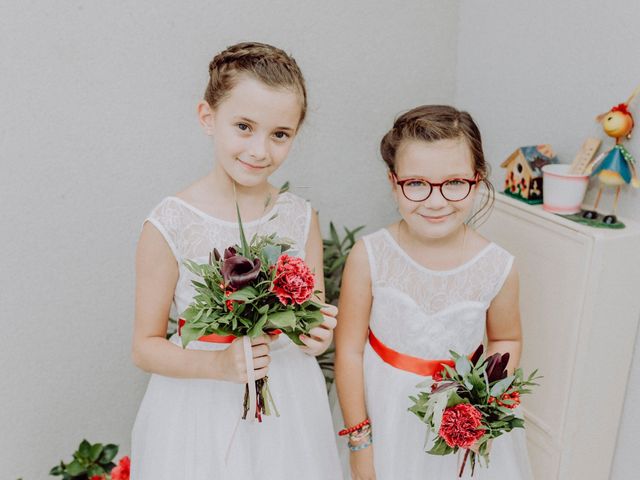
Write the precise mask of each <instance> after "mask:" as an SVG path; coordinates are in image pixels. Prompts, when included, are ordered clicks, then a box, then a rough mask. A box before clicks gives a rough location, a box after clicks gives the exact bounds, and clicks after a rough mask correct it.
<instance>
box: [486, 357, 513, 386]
mask: <svg viewBox="0 0 640 480" xmlns="http://www.w3.org/2000/svg"><path fill="white" fill-rule="evenodd" d="M487 362H488V364H487V378H488V380H489V383H493V382H495V381H498V380H502V379H503V378H507V363H509V352H507V353H504V354H502V355H501V354H499V353H494V354H493V355H491V356H490V357H489V358H488V359H487Z"/></svg>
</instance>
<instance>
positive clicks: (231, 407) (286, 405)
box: [131, 192, 342, 480]
mask: <svg viewBox="0 0 640 480" xmlns="http://www.w3.org/2000/svg"><path fill="white" fill-rule="evenodd" d="M274 213H277V217H276V218H275V219H273V220H269V219H270V217H271V216H272V215H273V214H274ZM310 220H311V207H310V206H309V204H308V202H306V201H305V200H303V199H302V198H300V197H297V196H296V195H293V194H291V193H288V192H287V193H283V194H281V195H280V196H279V197H278V199H277V202H276V205H275V207H274V210H272V211H271V212H269V213H268V214H267V215H265V216H264V217H263V218H261V219H259V220H256V221H253V222H246V223H244V226H245V231H246V235H247V238H251V237H252V236H253V234H254V233H256V232H257V233H259V234H269V233H272V232H277V233H278V235H280V236H282V237H287V238H289V239H291V240H293V241H294V242H295V243H294V245H293V249H294V254H296V255H298V256H300V257H304V252H305V244H306V239H307V235H308V232H309V225H310ZM147 221H148V222H150V223H152V224H153V225H154V226H155V227H156V228H157V229H158V230H159V231H160V233H161V234H162V235H163V236H164V238H165V240H166V241H167V244H168V245H169V247H170V248H171V251H172V252H173V254H174V256H175V258H176V259H177V261H178V265H179V278H178V282H177V285H176V290H175V294H174V299H173V306H172V312H173V315H176V314H177V315H179V314H180V313H181V312H182V311H184V310H185V309H186V308H187V306H188V305H189V303H190V302H191V300H192V298H193V295H194V293H195V291H194V289H193V287H192V285H191V280H192V279H193V278H194V276H193V274H192V273H191V272H190V271H189V270H187V269H186V268H185V267H184V265H183V261H184V260H186V259H190V260H194V261H196V262H198V263H205V262H207V261H208V258H209V252H210V251H211V250H212V249H213V248H214V247H215V248H217V249H218V250H219V251H220V252H222V251H223V250H224V248H226V247H228V246H231V245H233V244H237V243H238V242H239V240H240V237H239V231H238V225H237V223H236V222H227V221H223V220H220V219H216V218H214V217H211V216H210V215H207V214H206V213H204V212H202V211H200V210H198V209H196V208H195V207H193V206H191V205H190V204H188V203H186V202H184V201H183V200H181V199H179V198H176V197H168V198H165V199H164V200H163V201H162V202H161V203H160V204H159V205H158V206H157V207H156V208H155V209H154V210H153V211H152V213H151V215H150V216H149V217H148V218H147ZM171 342H172V343H173V344H175V345H176V348H182V347H181V343H180V338H179V337H178V336H177V335H173V337H172V338H171ZM227 347H228V345H227V344H216V343H207V342H192V343H190V344H189V345H188V347H187V348H189V349H199V350H221V349H225V348H227ZM271 360H272V361H271V365H270V367H269V385H270V388H271V392H272V394H273V398H274V400H275V402H276V406H277V407H278V410H279V412H280V417H279V418H276V417H275V416H270V417H263V422H262V423H258V422H254V423H249V422H248V421H244V420H242V421H240V424H239V426H238V430H237V433H236V436H235V440H234V442H233V444H232V447H231V450H230V453H229V458H228V461H227V463H226V464H225V454H226V452H227V447H228V446H229V442H230V440H231V437H232V435H233V432H234V428H235V427H236V425H237V422H238V419H239V418H240V417H241V415H242V402H243V395H244V388H245V387H244V385H241V384H236V383H231V382H224V381H217V380H203V379H180V378H169V377H165V376H162V375H157V374H153V375H151V379H150V381H149V385H148V387H147V391H146V394H145V396H144V399H143V400H142V404H141V405H140V409H139V411H138V416H137V418H136V421H135V425H134V427H133V433H132V447H131V461H132V465H131V468H132V476H131V478H132V479H135V480H218V479H229V480H245V479H247V480H248V479H265V480H271V479H273V480H283V479H298V478H305V479H317V480H326V479H340V478H342V473H341V471H340V465H339V460H338V452H337V448H336V443H335V438H334V437H335V434H334V432H333V429H332V424H331V414H330V410H329V403H328V399H327V394H326V387H325V382H324V378H323V376H322V373H321V371H320V368H319V366H318V363H317V361H316V359H315V358H313V357H311V356H309V355H307V354H305V353H303V352H302V351H301V350H300V349H299V348H298V347H297V346H296V345H295V344H294V343H292V342H291V340H289V338H288V337H286V336H285V335H281V336H280V338H279V339H278V340H277V341H275V342H274V343H272V344H271Z"/></svg>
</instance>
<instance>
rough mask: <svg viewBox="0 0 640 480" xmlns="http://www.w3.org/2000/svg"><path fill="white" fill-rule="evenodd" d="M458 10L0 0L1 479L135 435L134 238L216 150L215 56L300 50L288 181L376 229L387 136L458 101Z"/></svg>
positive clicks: (381, 219) (385, 208)
mask: <svg viewBox="0 0 640 480" xmlns="http://www.w3.org/2000/svg"><path fill="white" fill-rule="evenodd" d="M457 21H458V20H457V5H456V4H455V3H454V4H451V3H448V2H439V1H436V0H432V1H424V0H411V1H404V2H402V3H401V4H400V3H399V2H398V3H397V6H393V5H392V4H391V2H384V3H383V2H368V1H365V0H358V1H354V2H338V1H328V2H294V1H284V0H271V1H269V2H258V1H254V2H247V1H241V0H237V1H234V2H204V1H191V2H169V1H164V2H151V1H144V2H142V1H141V2H124V1H115V2H87V1H80V0H68V1H66V2H46V1H31V2H11V3H10V2H4V3H3V4H2V5H1V6H0V58H2V63H1V67H0V68H1V71H0V112H1V113H0V218H1V224H0V232H1V234H0V252H1V258H2V263H1V272H2V273H1V275H0V306H1V309H0V311H1V312H2V315H1V316H0V322H1V328H2V331H3V335H2V337H0V338H1V339H0V375H1V379H2V394H1V395H0V425H1V431H2V433H1V434H0V471H2V477H3V478H7V479H15V478H17V477H19V476H22V477H24V479H25V480H28V479H42V478H45V477H46V475H47V473H48V470H49V468H50V467H51V466H53V465H55V464H56V463H57V462H58V461H59V460H60V459H65V460H67V461H68V460H69V459H70V457H69V456H70V454H71V452H72V451H73V450H74V449H75V447H76V446H77V444H78V443H79V442H80V440H81V439H82V438H85V437H86V438H88V439H89V440H91V441H94V442H95V441H102V442H115V443H118V444H120V445H121V451H122V453H128V452H129V433H130V429H131V425H132V422H133V419H134V417H135V413H136V410H137V408H138V403H139V401H140V398H141V397H142V394H143V392H144V388H145V385H146V381H147V377H146V375H144V374H142V373H140V372H138V371H136V370H135V368H134V367H133V366H132V364H131V361H130V358H129V348H130V335H131V327H132V312H133V288H134V285H133V275H134V272H133V259H134V249H135V243H136V240H137V235H138V231H139V227H140V224H141V222H142V220H143V219H144V217H145V215H146V214H147V213H148V212H149V211H150V209H151V208H152V207H153V206H154V205H155V204H156V203H157V202H158V201H159V200H160V199H161V198H162V197H163V196H164V195H167V194H171V193H174V192H176V191H177V190H179V189H181V188H183V187H184V186H185V185H186V184H188V183H189V182H191V181H192V180H194V179H196V178H197V177H198V176H201V175H203V174H204V173H205V172H206V171H207V168H209V166H210V163H211V158H210V148H209V144H208V142H207V140H206V138H205V137H204V135H203V134H201V132H200V130H199V127H198V125H197V122H196V117H195V104H196V102H197V100H198V99H199V98H200V95H201V94H202V92H203V89H204V86H205V83H206V79H207V65H208V62H209V60H210V58H211V57H212V55H213V54H214V53H215V52H216V51H218V50H220V49H222V48H224V47H225V46H227V45H230V44H232V43H235V42H238V41H243V40H250V39H255V40H260V41H266V42H270V43H273V44H276V45H278V46H281V47H282V48H284V49H285V50H287V51H289V52H291V53H293V55H294V56H295V57H296V59H297V60H298V61H299V63H300V65H301V67H302V69H303V71H304V72H305V75H306V77H307V81H308V87H309V93H310V107H311V108H310V112H309V116H308V122H307V124H306V125H305V127H304V130H303V132H302V134H301V136H300V138H299V140H298V143H297V145H296V147H294V151H293V152H292V154H291V157H290V159H289V160H288V163H287V164H285V167H284V169H283V171H282V173H279V174H278V176H277V181H283V180H285V179H289V180H291V181H292V182H293V185H294V186H296V185H297V186H305V185H307V186H310V188H298V189H297V190H294V191H296V192H297V193H299V194H301V195H303V196H306V197H307V198H310V199H311V200H312V202H313V204H314V205H315V207H316V208H318V209H319V210H320V213H321V219H322V222H323V225H324V226H325V227H326V224H327V223H328V221H329V220H330V219H333V220H334V221H335V222H336V223H337V224H338V225H348V226H355V225H357V224H366V225H368V226H369V228H370V229H373V228H376V227H379V226H381V225H383V224H385V223H387V222H388V221H389V220H390V219H391V218H393V216H394V209H393V206H392V204H391V202H390V201H389V199H388V196H387V193H386V192H387V187H386V183H385V182H386V180H385V173H384V168H383V164H382V161H381V160H380V159H379V157H378V154H377V148H378V142H379V139H380V137H381V135H382V134H383V133H384V132H385V131H386V130H387V129H388V128H389V127H390V126H391V123H392V120H393V118H394V116H395V115H396V114H397V113H399V112H400V111H402V110H405V109H407V108H410V107H412V106H414V105H416V104H420V103H432V102H450V101H451V100H452V98H453V95H454V89H455V68H456V60H455V55H456V41H457ZM607 104H608V103H607ZM372 192H373V194H372Z"/></svg>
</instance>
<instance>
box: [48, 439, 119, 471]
mask: <svg viewBox="0 0 640 480" xmlns="http://www.w3.org/2000/svg"><path fill="white" fill-rule="evenodd" d="M117 454H118V446H117V445H114V444H112V443H109V444H107V445H103V444H101V443H96V444H93V445H92V444H91V443H89V442H88V441H87V440H82V442H81V443H80V445H79V446H78V450H76V451H75V452H74V453H73V460H72V461H71V462H70V463H64V462H63V461H60V464H59V465H56V466H55V467H53V468H52V469H51V471H50V472H49V475H51V476H54V477H55V476H62V478H63V480H71V479H77V480H89V479H90V478H91V477H92V476H94V475H106V474H108V473H109V472H111V470H112V469H113V468H114V467H115V466H116V464H115V463H113V459H114V458H115V457H116V455H117Z"/></svg>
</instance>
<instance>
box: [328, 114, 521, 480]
mask: <svg viewBox="0 0 640 480" xmlns="http://www.w3.org/2000/svg"><path fill="white" fill-rule="evenodd" d="M380 151H381V154H382V158H383V159H384V161H385V163H386V165H387V167H388V178H389V183H390V185H391V189H392V193H393V198H394V200H395V202H396V204H397V206H398V212H399V213H400V220H399V221H398V222H396V223H394V224H392V225H389V226H388V227H386V228H383V229H381V230H378V231H377V232H375V233H372V234H370V235H367V236H365V237H363V238H362V239H361V240H360V241H358V243H356V245H355V246H354V248H353V249H352V251H351V253H350V255H349V258H348V260H347V263H346V266H345V269H344V274H343V280H342V287H341V293H340V305H339V311H340V314H339V321H338V327H337V329H336V335H335V337H336V385H337V389H338V397H339V400H340V406H341V409H342V414H343V417H344V425H345V429H344V430H343V431H342V432H341V433H343V434H344V435H345V436H348V440H347V445H348V448H349V450H350V452H349V457H350V458H349V459H350V462H349V463H350V467H347V468H346V469H347V472H346V473H347V476H348V473H350V474H351V478H352V479H354V480H365V479H366V480H370V479H375V478H377V479H379V480H380V479H382V480H387V479H389V480H390V479H403V480H411V479H420V480H428V479H442V478H454V477H456V476H457V472H458V468H457V459H456V456H454V455H448V456H436V455H430V454H427V453H425V449H424V446H425V432H426V429H425V427H424V425H422V424H421V422H420V421H419V419H418V418H417V417H416V416H415V415H413V414H411V413H410V412H408V411H407V408H408V407H409V406H410V403H411V402H410V400H409V398H408V397H409V396H410V395H415V393H416V391H417V390H416V385H417V384H418V383H420V382H422V381H424V380H425V377H430V376H432V375H433V374H434V373H436V371H435V368H436V367H433V366H432V365H440V364H439V363H438V362H433V361H432V360H440V359H442V360H444V359H448V358H450V354H449V350H454V351H456V352H459V353H468V354H471V353H472V352H473V351H474V350H475V349H476V347H477V346H478V345H479V344H480V343H482V342H483V339H484V337H485V334H486V337H487V341H488V344H487V350H488V354H492V353H495V352H501V353H504V352H509V353H510V355H511V357H510V361H509V365H508V369H509V371H510V372H511V371H513V369H515V367H516V366H517V365H518V362H519V360H520V353H521V349H522V334H521V329H520V313H519V307H518V274H517V272H516V269H515V267H514V265H513V257H512V256H511V254H509V252H507V251H506V250H504V249H503V248H501V247H500V246H498V245H496V244H495V243H493V242H490V241H488V240H487V239H485V238H484V237H482V236H481V235H480V234H478V233H477V232H475V231H474V230H473V228H471V226H470V224H472V223H473V221H475V220H478V219H479V218H481V217H482V216H484V215H486V214H487V213H489V210H490V207H491V203H492V201H493V198H494V197H493V196H494V189H493V186H492V185H491V183H490V182H489V180H488V166H487V164H486V162H485V159H484V155H483V152H482V142H481V139H480V132H479V130H478V127H477V126H476V124H475V122H474V121H473V119H472V118H471V116H470V115H469V114H468V113H466V112H461V111H458V110H456V109H455V108H452V107H449V106H439V105H428V106H421V107H417V108H414V109H413V110H411V111H409V112H407V113H405V114H404V115H402V116H400V117H399V118H398V119H397V120H396V121H395V123H394V125H393V128H392V129H391V130H390V131H389V132H388V133H387V134H386V135H385V136H384V137H383V139H382V142H381V144H380ZM481 188H484V189H485V192H486V194H487V195H486V196H485V197H484V199H483V200H482V201H481V202H476V200H478V201H480V200H481V199H480V198H479V193H480V192H479V190H480V189H481ZM477 203H480V205H479V208H477V209H476V208H475V207H476V205H477ZM440 368H442V367H441V366H440ZM345 463H346V462H345ZM469 470H470V469H467V471H469ZM466 474H467V475H468V474H469V472H467V473H466ZM474 478H479V479H481V478H491V479H501V478H509V479H523V478H530V473H529V465H528V460H527V452H526V446H525V441H524V432H523V431H520V432H515V431H514V432H512V433H510V434H508V435H503V436H501V437H499V438H497V439H496V440H495V442H493V445H492V452H491V465H490V466H489V468H488V469H485V468H478V469H476V470H475V475H474Z"/></svg>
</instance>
